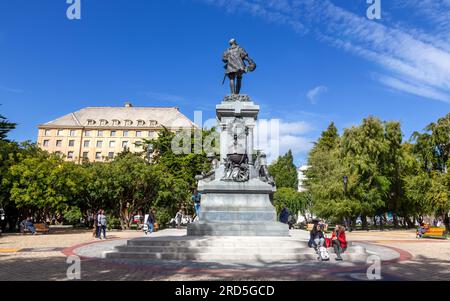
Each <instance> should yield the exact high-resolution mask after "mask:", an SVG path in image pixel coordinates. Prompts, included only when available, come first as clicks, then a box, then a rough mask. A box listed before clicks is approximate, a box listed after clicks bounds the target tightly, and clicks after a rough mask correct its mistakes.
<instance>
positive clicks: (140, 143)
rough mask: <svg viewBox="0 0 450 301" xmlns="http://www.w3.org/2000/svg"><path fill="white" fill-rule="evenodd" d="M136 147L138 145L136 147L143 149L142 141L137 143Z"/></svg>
mask: <svg viewBox="0 0 450 301" xmlns="http://www.w3.org/2000/svg"><path fill="white" fill-rule="evenodd" d="M134 145H136V147H141V146H142V141H136V142H135V143H134Z"/></svg>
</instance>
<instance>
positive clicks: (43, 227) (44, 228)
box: [20, 223, 50, 234]
mask: <svg viewBox="0 0 450 301" xmlns="http://www.w3.org/2000/svg"><path fill="white" fill-rule="evenodd" d="M34 228H35V229H36V233H43V234H48V232H49V231H50V228H49V226H48V225H47V224H45V223H41V224H34ZM20 232H22V234H26V233H31V231H30V230H28V229H27V228H23V227H21V229H20Z"/></svg>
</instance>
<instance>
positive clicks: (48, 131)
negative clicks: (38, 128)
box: [44, 130, 52, 136]
mask: <svg viewBox="0 0 450 301" xmlns="http://www.w3.org/2000/svg"><path fill="white" fill-rule="evenodd" d="M51 133H52V131H51V130H45V131H44V136H50V135H51Z"/></svg>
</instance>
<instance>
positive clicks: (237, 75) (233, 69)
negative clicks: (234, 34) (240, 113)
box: [222, 39, 256, 94]
mask: <svg viewBox="0 0 450 301" xmlns="http://www.w3.org/2000/svg"><path fill="white" fill-rule="evenodd" d="M229 43H230V48H228V49H227V50H226V51H225V52H224V53H223V56H222V60H223V62H224V63H225V76H224V78H223V82H222V84H223V83H224V82H225V78H226V77H227V76H228V78H229V79H230V89H231V94H239V92H240V91H241V82H242V75H243V74H244V73H247V72H252V71H254V70H255V69H256V64H255V62H254V61H253V60H252V59H251V58H249V56H248V54H247V52H246V51H245V49H244V48H242V47H240V46H239V45H238V44H237V42H236V40H235V39H231V40H230V42H229ZM245 61H246V62H247V63H248V66H247V65H246V64H245Z"/></svg>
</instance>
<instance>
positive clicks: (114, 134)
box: [44, 130, 154, 137]
mask: <svg viewBox="0 0 450 301" xmlns="http://www.w3.org/2000/svg"><path fill="white" fill-rule="evenodd" d="M65 131H66V130H57V131H56V135H57V136H64V134H65ZM76 132H77V131H76V130H70V131H69V136H70V137H75V136H76ZM108 132H109V137H117V135H118V133H117V132H118V131H108ZM121 132H122V136H123V137H129V136H130V132H131V131H121ZM51 134H52V130H45V131H44V136H51ZM95 134H97V136H98V137H104V136H105V131H102V130H99V131H85V132H84V136H85V137H92V136H94V135H95ZM153 134H154V132H153V131H147V132H146V133H144V132H142V131H135V137H144V135H146V136H147V137H153Z"/></svg>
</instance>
